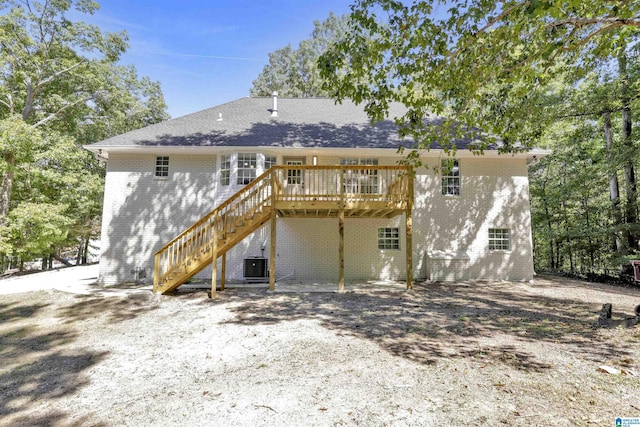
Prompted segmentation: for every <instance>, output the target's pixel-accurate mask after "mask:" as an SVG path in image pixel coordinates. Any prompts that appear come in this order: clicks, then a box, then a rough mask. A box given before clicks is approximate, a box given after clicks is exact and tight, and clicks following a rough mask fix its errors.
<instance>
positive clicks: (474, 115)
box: [318, 0, 640, 271]
mask: <svg viewBox="0 0 640 427" xmlns="http://www.w3.org/2000/svg"><path fill="white" fill-rule="evenodd" d="M639 16H640V3H638V2H618V1H604V0H580V1H578V0H571V1H565V2H551V1H547V0H535V1H528V2H520V1H515V0H513V1H506V2H498V1H474V2H469V1H466V0H454V1H449V2H441V1H433V0H413V1H396V0H356V1H355V3H354V4H353V6H352V11H351V15H350V21H349V29H348V32H347V34H346V36H345V37H342V38H341V39H340V40H339V41H337V42H336V43H334V44H333V45H332V46H330V47H329V49H327V50H326V51H325V53H324V54H322V55H321V56H320V58H319V61H318V64H319V67H320V72H321V77H322V78H323V89H324V90H325V91H327V92H328V93H329V94H331V96H333V97H335V98H337V99H338V101H340V100H342V99H351V100H353V101H354V102H356V103H357V104H364V107H365V110H366V111H367V113H368V114H369V116H370V117H371V119H372V120H374V121H378V120H381V119H384V118H386V117H387V116H388V111H389V110H388V106H389V104H390V103H391V102H399V103H402V104H404V105H405V106H406V107H407V108H408V110H407V113H406V114H405V115H404V116H402V117H396V118H395V120H396V123H397V124H398V125H399V126H400V127H401V129H400V133H401V135H402V136H404V137H407V138H410V139H413V141H414V142H415V148H416V150H419V149H425V148H428V147H429V146H430V145H431V143H432V142H437V143H439V144H440V145H442V146H443V147H447V146H448V145H449V144H450V141H451V140H452V132H454V134H453V136H461V135H464V134H465V133H467V132H469V131H470V130H473V129H474V127H477V128H480V129H482V130H483V131H485V132H486V134H485V135H484V144H481V145H480V146H478V147H477V151H478V152H482V151H483V149H485V148H486V146H487V144H488V143H491V142H494V141H495V140H496V137H493V136H491V135H498V136H499V137H500V142H501V147H502V148H501V150H502V151H504V152H514V151H519V150H526V149H527V148H529V147H532V146H537V145H543V146H546V147H548V148H552V149H553V154H552V155H550V156H548V157H546V158H543V159H542V161H540V163H539V164H537V165H535V166H534V167H532V168H531V203H532V214H533V218H532V220H533V239H534V245H535V261H536V266H537V267H538V268H540V267H543V268H551V269H566V270H574V271H575V270H585V271H591V270H593V269H600V270H603V269H612V268H616V266H617V267H619V266H620V262H621V261H620V260H621V259H624V257H625V256H627V255H628V253H627V252H628V251H634V250H637V246H638V236H640V230H639V229H640V226H639V224H638V219H637V216H638V214H637V210H638V207H637V190H636V188H635V187H636V184H635V181H634V180H633V179H632V176H633V173H634V168H635V165H637V164H638V157H639V154H638V143H637V140H638V130H637V129H636V127H633V132H632V133H631V134H630V135H629V133H628V129H629V128H631V127H632V122H637V111H638V107H639V106H640V105H638V99H639V98H640V97H639V96H638V93H640V79H639V78H638V76H639V75H640V74H639V73H638V67H639V62H638V56H637V54H636V52H635V50H636V46H637V42H638V36H639V31H640V30H639V29H640V18H639ZM431 115H438V116H442V117H444V120H443V122H441V123H437V122H436V121H425V120H424V118H425V117H428V116H431ZM629 116H631V119H630V118H629ZM625 117H626V118H625ZM605 118H606V120H607V123H608V120H609V119H611V122H612V126H611V130H612V132H613V138H612V143H611V144H610V146H608V147H607V148H605V138H604V133H605V132H604V128H605ZM623 129H626V130H627V131H624V130H623ZM416 150H414V151H406V152H405V157H406V162H408V163H412V164H415V165H418V164H419V161H420V156H419V155H418V153H419V151H416ZM454 150H455V147H450V151H454ZM613 177H615V178H617V180H618V181H619V182H620V183H621V184H620V195H619V196H615V197H614V196H613V194H614V193H615V192H614V191H613V190H611V192H610V190H609V185H610V183H611V182H612V180H613ZM623 195H624V197H623ZM612 199H613V201H612ZM621 240H624V241H625V244H626V245H627V247H625V248H623V250H620V247H619V245H618V243H619V242H620V241H621Z"/></svg>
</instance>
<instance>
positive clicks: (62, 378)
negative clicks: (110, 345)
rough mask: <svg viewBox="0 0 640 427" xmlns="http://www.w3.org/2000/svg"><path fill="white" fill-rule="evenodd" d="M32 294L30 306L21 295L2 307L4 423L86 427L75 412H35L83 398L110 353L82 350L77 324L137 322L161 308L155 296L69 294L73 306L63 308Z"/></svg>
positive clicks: (0, 402) (0, 403)
mask: <svg viewBox="0 0 640 427" xmlns="http://www.w3.org/2000/svg"><path fill="white" fill-rule="evenodd" d="M29 295H30V298H29V301H25V298H24V296H22V297H21V296H19V295H17V296H15V297H14V296H7V297H6V298H5V302H2V303H0V360H1V361H2V363H0V419H3V420H5V421H6V422H8V423H10V424H11V425H43V426H47V425H61V424H68V425H72V424H73V425H83V424H85V422H89V421H88V419H86V420H85V419H82V418H79V417H75V418H74V414H73V412H72V411H69V413H65V412H62V411H61V410H60V409H55V410H54V409H49V410H47V409H43V410H41V411H37V412H34V408H35V407H37V405H42V402H52V401H55V400H57V399H60V398H62V397H66V396H77V395H78V394H79V393H81V390H82V388H83V387H84V386H86V385H87V384H88V379H87V375H86V371H87V370H88V369H90V368H92V367H93V366H95V365H97V364H99V363H101V362H102V361H104V360H105V359H106V358H107V356H108V354H109V353H108V352H106V351H95V350H92V349H86V348H82V347H78V345H77V343H76V341H77V339H78V337H79V333H80V332H79V331H78V330H77V328H75V327H74V326H75V324H76V323H79V322H82V321H85V320H87V319H91V318H94V319H96V320H97V321H105V320H106V321H107V322H113V323H115V322H122V321H125V320H130V319H133V318H135V317H137V316H139V315H141V314H143V313H145V312H147V311H149V310H153V309H154V308H155V307H156V305H155V304H154V302H153V296H152V295H151V293H148V294H136V295H131V296H127V297H112V298H104V297H94V296H87V295H77V296H71V295H69V296H68V297H67V296H65V298H68V299H69V301H70V303H68V304H67V305H64V304H63V305H62V306H58V305H54V304H49V303H47V302H42V301H46V300H47V299H48V298H49V297H50V294H48V293H33V294H29ZM59 295H68V294H63V293H60V294H59ZM33 300H36V301H37V300H39V302H30V301H33ZM48 406H49V405H45V406H44V407H45V408H46V407H48ZM70 420H73V421H72V422H71V421H70ZM5 421H3V422H5ZM0 424H1V423H0ZM91 424H92V425H96V424H95V422H94V421H91Z"/></svg>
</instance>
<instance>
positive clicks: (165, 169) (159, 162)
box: [155, 156, 169, 178]
mask: <svg viewBox="0 0 640 427" xmlns="http://www.w3.org/2000/svg"><path fill="white" fill-rule="evenodd" d="M155 176H156V178H167V177H168V176H169V157H167V156H158V157H156V174H155Z"/></svg>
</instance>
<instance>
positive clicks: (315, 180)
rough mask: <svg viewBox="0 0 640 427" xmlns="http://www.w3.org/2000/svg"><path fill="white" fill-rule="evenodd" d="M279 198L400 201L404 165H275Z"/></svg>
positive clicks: (402, 193)
mask: <svg viewBox="0 0 640 427" xmlns="http://www.w3.org/2000/svg"><path fill="white" fill-rule="evenodd" d="M272 169H273V173H274V174H275V175H276V176H277V180H278V182H280V183H282V190H281V191H280V192H278V193H277V195H276V197H277V200H278V201H304V200H319V201H340V200H345V201H381V202H384V201H400V200H401V199H402V198H403V197H406V196H407V193H406V191H404V192H403V190H406V183H407V182H408V181H407V179H405V177H407V176H408V174H407V168H405V167H403V166H304V165H301V166H275V167H274V168H272Z"/></svg>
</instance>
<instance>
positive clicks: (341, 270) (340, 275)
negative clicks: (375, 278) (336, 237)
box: [338, 209, 344, 292]
mask: <svg viewBox="0 0 640 427" xmlns="http://www.w3.org/2000/svg"><path fill="white" fill-rule="evenodd" d="M338 233H339V234H340V242H339V246H338V257H339V258H340V260H339V261H338V292H344V209H340V212H338Z"/></svg>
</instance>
